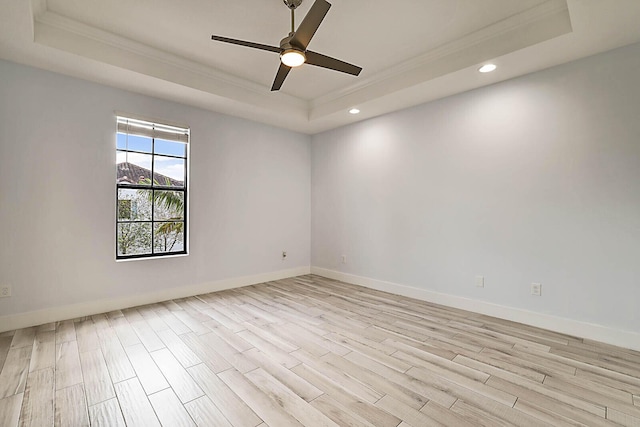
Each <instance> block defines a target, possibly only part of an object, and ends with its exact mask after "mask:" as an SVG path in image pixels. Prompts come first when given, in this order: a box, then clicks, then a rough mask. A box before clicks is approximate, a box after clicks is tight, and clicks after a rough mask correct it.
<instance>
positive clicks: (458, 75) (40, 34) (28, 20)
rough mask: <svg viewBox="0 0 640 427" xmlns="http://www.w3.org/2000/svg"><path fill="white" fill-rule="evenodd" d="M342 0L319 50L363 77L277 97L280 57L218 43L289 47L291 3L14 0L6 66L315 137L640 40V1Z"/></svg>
mask: <svg viewBox="0 0 640 427" xmlns="http://www.w3.org/2000/svg"><path fill="white" fill-rule="evenodd" d="M330 2H331V3H332V5H333V7H332V8H331V9H330V11H329V13H328V14H327V16H326V18H325V20H324V22H323V23H322V25H321V26H320V28H319V30H318V32H317V33H316V35H315V37H314V39H313V40H312V42H311V44H310V46H309V48H310V49H312V50H314V51H316V52H321V53H324V54H326V55H329V56H333V57H336V58H339V59H342V60H345V61H347V62H351V63H353V64H356V65H359V66H362V67H363V69H364V70H363V72H362V74H361V75H360V76H359V77H353V76H349V75H343V74H341V73H337V72H333V71H330V70H325V69H320V68H317V67H312V66H303V67H301V68H299V69H295V70H293V71H292V72H291V73H290V75H289V78H288V79H287V81H286V82H285V84H284V86H283V88H282V90H281V92H279V93H273V92H270V90H269V89H270V86H271V82H272V81H273V77H274V75H275V72H276V70H277V67H278V64H279V59H278V55H277V54H274V53H271V52H263V51H257V50H253V49H248V48H244V47H240V46H234V45H227V44H224V43H216V42H213V41H211V40H210V36H211V34H216V35H223V36H227V37H232V38H238V39H244V40H250V41H254V42H258V43H264V44H270V45H278V43H279V41H280V39H281V38H283V37H284V36H286V35H287V32H288V30H289V11H288V10H287V9H286V7H285V6H284V4H283V3H282V1H281V0H245V1H242V2H236V1H228V0H225V1H221V0H183V1H180V2H176V1H173V0H138V1H135V2H131V1H125V0H110V1H107V2H105V1H98V0H32V1H31V2H28V1H25V0H5V1H4V2H2V4H1V5H0V15H1V17H0V24H1V28H0V57H2V58H5V59H9V60H12V61H16V62H20V63H25V64H28V65H32V66H36V67H40V68H44V69H49V70H52V71H56V72H60V73H64V74H69V75H73V76H76V77H80V78H83V79H87V80H92V81H97V82H100V83H103V84H108V85H112V86H115V87H121V88H124V89H128V90H133V91H137V92H140V93H144V94H148V95H152V96H156V97H161V98H165V99H170V100H175V101H179V102H182V103H186V104H191V105H195V106H198V107H203V108H207V109H210V110H214V111H219V112H223V113H226V114H232V115H237V116H241V117H246V118H250V119H253V120H258V121H262V122H266V123H270V124H274V125H276V126H282V127H285V128H289V129H292V130H296V131H300V132H305V133H316V132H320V131H324V130H328V129H331V128H334V127H337V126H341V125H344V124H347V123H351V122H354V121H357V120H361V119H365V118H367V117H372V116H375V115H379V114H383V113H387V112H390V111H394V110H397V109H401V108H406V107H408V106H411V105H415V104H418V103H421V102H426V101H429V100H433V99H437V98H440V97H443V96H447V95H451V94H454V93H458V92H461V91H464V90H468V89H472V88H475V87H480V86H483V85H487V84H491V83H495V82H498V81H501V80H504V79H507V78H511V77H515V76H518V75H522V74H525V73H528V72H532V71H536V70H539V69H543V68H546V67H549V66H553V65H556V64H559V63H562V62H567V61H570V60H573V59H576V58H580V57H583V56H587V55H590V54H594V53H597V52H600V51H604V50H608V49H611V48H615V47H618V46H622V45H625V44H629V43H633V42H636V41H638V40H640V28H638V26H637V24H636V22H638V19H639V18H640V2H637V1H636V0H617V1H616V2H602V1H600V0H573V1H572V0H568V1H566V0H519V1H513V0H482V1H478V0H405V1H402V2H383V1H375V2H371V1H370V0H330ZM311 4H312V0H305V1H304V2H303V4H302V6H300V7H299V8H298V10H297V13H296V15H297V22H300V21H301V20H302V18H303V16H304V15H305V14H306V12H307V11H308V9H309V7H310V6H311ZM398 5H400V7H398ZM487 61H491V62H494V63H496V64H498V66H499V68H498V70H497V71H496V72H494V73H492V74H488V75H481V74H479V73H477V68H478V66H479V65H481V64H482V63H484V62H487ZM353 106H357V107H358V108H360V110H361V111H362V113H361V114H360V115H359V116H352V115H349V114H348V113H347V110H348V109H349V108H351V107H353Z"/></svg>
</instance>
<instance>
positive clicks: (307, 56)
mask: <svg viewBox="0 0 640 427" xmlns="http://www.w3.org/2000/svg"><path fill="white" fill-rule="evenodd" d="M283 1H284V4H285V5H286V6H287V7H288V8H289V9H290V10H291V32H290V33H289V35H288V36H287V37H285V38H283V39H282V40H281V41H280V47H276V46H269V45H265V44H260V43H253V42H248V41H244V40H237V39H230V38H228V37H221V36H211V39H212V40H216V41H220V42H225V43H231V44H237V45H240V46H246V47H252V48H254V49H260V50H267V51H269V52H276V53H279V54H280V68H278V72H277V74H276V78H275V80H274V81H273V85H272V86H271V90H272V91H275V90H280V88H281V87H282V83H284V79H286V78H287V75H288V74H289V71H291V68H295V67H299V66H301V65H302V64H309V65H315V66H316V67H322V68H328V69H330V70H335V71H340V72H341V73H347V74H351V75H354V76H357V75H359V74H360V71H362V68H360V67H357V66H355V65H352V64H349V63H346V62H344V61H340V60H339V59H335V58H331V57H329V56H326V55H322V54H321V53H316V52H312V51H310V50H307V46H308V45H309V42H310V41H311V38H312V37H313V35H314V34H315V33H316V30H317V29H318V27H319V26H320V24H321V23H322V20H323V19H324V17H325V15H326V14H327V12H328V11H329V8H330V7H331V4H330V3H329V2H327V1H326V0H316V2H315V3H314V4H313V6H311V9H310V10H309V13H307V15H306V16H305V17H304V19H303V20H302V23H301V24H300V26H299V27H298V30H297V31H296V29H295V10H296V8H297V7H298V6H300V4H302V0H283Z"/></svg>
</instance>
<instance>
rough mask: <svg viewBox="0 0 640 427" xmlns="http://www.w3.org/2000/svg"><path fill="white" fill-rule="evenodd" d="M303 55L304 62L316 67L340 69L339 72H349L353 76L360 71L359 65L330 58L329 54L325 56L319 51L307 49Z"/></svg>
mask: <svg viewBox="0 0 640 427" xmlns="http://www.w3.org/2000/svg"><path fill="white" fill-rule="evenodd" d="M305 55H306V56H307V60H306V62H305V63H306V64H309V65H315V66H316V67H322V68H328V69H330V70H335V71H340V72H341V73H347V74H351V75H353V76H357V75H359V74H360V71H362V68H361V67H358V66H356V65H353V64H349V63H347V62H344V61H340V60H339V59H335V58H331V57H330V56H326V55H323V54H321V53H317V52H312V51H310V50H308V51H307V52H306V53H305Z"/></svg>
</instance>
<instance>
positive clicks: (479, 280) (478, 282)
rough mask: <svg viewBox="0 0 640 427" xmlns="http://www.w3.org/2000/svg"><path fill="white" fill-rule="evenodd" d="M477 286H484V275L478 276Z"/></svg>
mask: <svg viewBox="0 0 640 427" xmlns="http://www.w3.org/2000/svg"><path fill="white" fill-rule="evenodd" d="M476 287H478V288H484V277H483V276H476Z"/></svg>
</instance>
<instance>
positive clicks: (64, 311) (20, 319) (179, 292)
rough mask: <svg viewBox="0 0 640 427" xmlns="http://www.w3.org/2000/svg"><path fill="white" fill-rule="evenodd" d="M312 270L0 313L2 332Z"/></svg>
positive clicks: (256, 276)
mask: <svg viewBox="0 0 640 427" xmlns="http://www.w3.org/2000/svg"><path fill="white" fill-rule="evenodd" d="M309 272H310V268H309V267H297V268H291V269H287V270H278V271H273V272H270V273H263V274H256V275H252V276H243V277H232V278H229V279H223V280H216V281H214V282H207V283H200V284H197V285H192V286H183V287H178V288H171V289H163V290H161V291H158V292H153V293H147V294H139V295H129V296H126V297H122V298H112V299H105V300H99V301H88V302H82V303H78V304H72V305H66V306H60V307H52V308H47V309H44V310H37V311H29V312H26V313H19V314H11V315H7V316H1V317H0V332H5V331H11V330H13V329H20V328H26V327H29V326H36V325H42V324H44V323H50V322H57V321H60V320H66V319H75V318H76V317H82V316H90V315H92V314H98V313H105V312H108V311H113V310H121V309H123V308H128V307H136V306H138V305H145V304H153V303H156V302H160V301H167V300H170V299H175V298H186V297H190V296H193V295H200V294H206V293H209V292H215V291H222V290H225V289H233V288H239V287H242V286H249V285H255V284H257V283H264V282H270V281H272V280H279V279H286V278H289V277H295V276H302V275H304V274H309Z"/></svg>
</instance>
